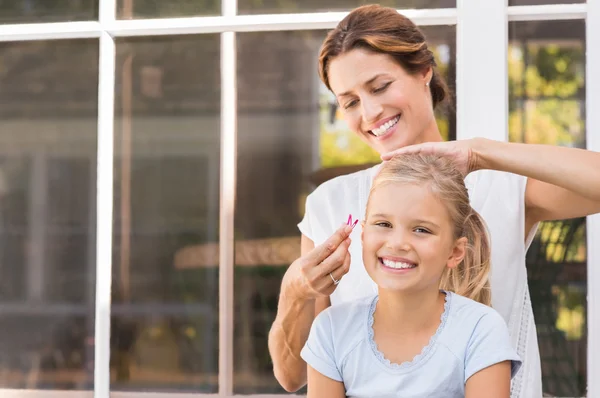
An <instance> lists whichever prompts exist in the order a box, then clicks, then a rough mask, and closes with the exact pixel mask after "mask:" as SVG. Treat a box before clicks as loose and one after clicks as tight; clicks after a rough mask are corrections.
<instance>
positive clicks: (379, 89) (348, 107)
mask: <svg viewBox="0 0 600 398" xmlns="http://www.w3.org/2000/svg"><path fill="white" fill-rule="evenodd" d="M390 84H392V82H389V83H385V84H384V85H383V86H381V87H377V88H375V89H373V92H374V93H375V94H379V93H382V92H384V91H385V90H386V89H387V88H388V87H389V86H390ZM356 104H358V100H357V99H355V100H352V101H350V102H347V103H346V104H344V109H350V108H352V107H354V106H356Z"/></svg>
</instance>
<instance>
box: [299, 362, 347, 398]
mask: <svg viewBox="0 0 600 398" xmlns="http://www.w3.org/2000/svg"><path fill="white" fill-rule="evenodd" d="M307 390H308V394H307V397H308V398H323V397H327V398H345V397H346V390H345V389H344V383H342V382H339V381H335V380H333V379H330V378H329V377H327V376H323V375H322V374H321V373H319V372H317V371H316V370H314V369H313V368H311V367H310V366H308V388H307Z"/></svg>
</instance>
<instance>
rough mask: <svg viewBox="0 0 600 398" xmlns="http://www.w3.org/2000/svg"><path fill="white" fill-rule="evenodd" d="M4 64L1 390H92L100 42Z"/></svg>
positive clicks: (5, 48)
mask: <svg viewBox="0 0 600 398" xmlns="http://www.w3.org/2000/svg"><path fill="white" fill-rule="evenodd" d="M0 64H2V74H0V88H1V89H0V103H1V106H0V142H1V145H0V325H1V327H0V388H27V389H52V390H54V389H59V390H74V389H84V390H85V389H92V388H93V371H94V362H93V361H94V346H93V341H94V297H95V296H94V292H95V275H96V271H95V268H96V264H95V246H96V236H95V228H96V226H95V225H96V204H95V200H96V174H95V167H96V140H97V138H96V128H97V127H96V126H97V97H98V41H97V40H77V41H75V40H65V41H39V42H21V43H2V44H0Z"/></svg>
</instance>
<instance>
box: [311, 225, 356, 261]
mask: <svg viewBox="0 0 600 398" xmlns="http://www.w3.org/2000/svg"><path fill="white" fill-rule="evenodd" d="M351 232H352V226H351V225H345V224H344V225H343V226H341V227H339V228H338V229H337V231H335V233H334V234H333V235H331V236H330V237H329V239H327V240H326V241H325V242H323V243H321V244H320V245H319V246H316V247H315V248H314V249H312V250H311V251H310V252H308V253H307V254H306V255H305V256H304V257H303V258H302V268H303V270H305V271H310V269H312V268H314V267H315V266H316V265H318V264H320V263H321V262H323V261H324V260H325V259H326V258H328V257H329V256H331V255H332V254H333V253H334V252H335V251H336V250H337V248H338V247H339V246H340V244H341V243H342V242H344V241H345V240H346V239H347V238H348V236H350V233H351Z"/></svg>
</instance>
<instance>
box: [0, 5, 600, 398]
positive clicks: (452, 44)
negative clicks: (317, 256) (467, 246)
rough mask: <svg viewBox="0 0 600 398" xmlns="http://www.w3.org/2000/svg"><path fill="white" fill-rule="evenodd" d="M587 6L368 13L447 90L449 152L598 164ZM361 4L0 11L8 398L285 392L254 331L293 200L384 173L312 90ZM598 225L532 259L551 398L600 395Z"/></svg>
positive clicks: (537, 249)
mask: <svg viewBox="0 0 600 398" xmlns="http://www.w3.org/2000/svg"><path fill="white" fill-rule="evenodd" d="M555 3H556V4H555ZM558 3H561V4H558ZM584 3H585V2H583V1H579V0H573V1H559V2H557V1H550V0H546V1H534V0H509V1H506V0H505V1H502V2H500V0H493V1H489V2H486V3H485V5H482V4H483V3H481V4H480V3H478V2H467V1H462V2H457V1H455V0H431V1H412V0H394V1H392V0H389V1H384V2H382V4H385V5H388V6H392V7H396V8H398V9H405V10H406V14H407V15H408V16H409V17H410V18H412V19H413V20H414V21H415V22H416V23H417V24H419V25H420V26H422V27H423V30H424V31H425V34H426V36H427V38H428V40H429V43H430V45H431V46H432V48H433V51H434V52H435V54H436V57H437V61H438V65H439V68H440V70H441V71H442V73H443V74H444V75H445V77H446V79H447V81H448V83H449V85H450V87H451V89H452V91H454V92H455V93H456V99H455V100H454V102H455V103H456V107H454V106H452V107H449V108H447V109H444V110H441V111H439V112H438V113H437V114H436V117H437V119H438V123H439V126H440V129H441V131H442V133H443V134H445V136H446V138H448V139H454V138H456V137H457V136H458V137H459V138H461V137H466V136H469V135H470V134H471V135H472V134H476V135H479V136H483V137H488V138H496V139H499V138H500V139H503V138H502V137H504V135H506V137H505V139H507V140H511V141H516V142H540V143H548V144H553V145H570V146H577V147H587V148H589V149H592V150H595V151H600V138H599V137H600V133H598V132H599V131H600V118H599V116H598V115H599V113H598V112H593V111H591V110H590V109H591V108H588V107H591V106H593V104H594V103H596V104H597V103H600V99H599V98H598V96H600V86H599V85H598V84H599V80H598V79H597V78H596V77H595V75H593V74H591V73H587V74H586V70H588V71H589V70H597V69H598V68H600V54H599V53H600V42H599V40H600V34H594V33H593V32H596V33H598V32H597V31H596V30H594V29H597V28H596V27H597V26H600V7H599V6H598V3H597V2H588V3H585V4H584ZM362 4H366V2H364V1H362V0H361V1H349V0H348V1H341V0H327V1H324V2H318V1H313V0H310V1H283V0H260V1H258V0H238V1H237V2H236V1H233V0H205V1H204V0H203V1H196V0H173V1H159V0H113V1H111V0H52V1H51V0H23V1H17V2H15V1H12V2H11V1H0V27H1V28H2V35H1V37H0V40H1V41H0V61H1V62H0V100H1V101H2V102H1V104H2V106H1V107H0V115H1V118H0V140H1V141H0V143H1V144H2V145H0V235H1V238H2V239H0V320H1V321H2V328H1V329H0V345H1V347H0V395H2V397H3V398H4V397H7V398H25V397H27V398H32V397H33V398H55V397H58V396H60V397H61V398H63V397H66V398H75V397H77V398H83V397H85V398H92V397H93V396H94V397H101V398H108V397H109V396H110V397H114V398H133V397H136V398H138V397H142V398H150V397H154V396H155V395H156V397H160V398H175V397H177V396H179V394H182V395H186V394H189V393H193V394H198V395H199V396H215V397H219V398H225V397H228V398H229V397H232V396H233V395H234V394H249V395H252V394H254V395H256V396H263V395H264V394H284V391H283V390H282V388H281V387H280V386H279V385H278V383H277V382H276V380H275V379H274V377H273V374H272V367H271V366H272V365H271V360H270V357H269V354H268V349H267V333H268V331H269V328H270V326H271V322H272V320H273V318H274V316H275V311H276V305H277V295H278V294H279V286H280V283H281V278H282V276H283V274H284V272H285V269H286V267H287V266H288V265H289V264H290V263H291V262H292V261H293V260H294V259H295V258H296V257H297V256H298V253H299V240H300V239H299V236H300V233H299V231H298V229H297V228H296V223H297V222H298V221H299V220H300V219H301V218H302V215H303V209H304V201H305V198H306V195H307V194H308V193H309V192H310V191H311V190H312V189H314V187H315V186H316V185H318V184H319V183H321V182H323V181H325V180H327V179H329V178H332V177H334V176H337V175H339V174H343V173H348V172H350V171H354V170H357V169H360V168H363V167H367V165H368V164H370V163H372V162H377V161H378V156H377V155H376V154H374V153H372V152H371V151H370V150H368V148H366V147H365V146H363V145H362V144H361V142H359V141H358V140H356V139H355V137H354V136H353V135H352V134H351V133H349V132H348V131H347V128H346V126H345V125H344V123H343V122H342V121H341V119H340V117H339V112H338V110H337V108H336V106H335V103H334V102H333V101H332V100H331V97H330V96H329V94H328V92H327V90H324V88H323V86H322V84H321V83H320V81H319V79H318V77H317V54H318V50H319V47H320V45H321V41H322V40H323V38H324V35H325V34H326V30H327V29H329V28H331V27H333V26H335V24H336V23H337V22H338V20H339V18H341V17H342V16H343V15H344V13H345V12H347V11H349V10H350V9H352V8H354V7H356V6H359V5H362ZM521 6H535V7H521ZM478 7H479V8H478ZM493 7H496V8H495V9H494V10H495V11H494V12H491V11H490V12H488V11H486V10H487V9H488V8H489V9H493ZM565 19H566V20H565ZM506 20H509V26H507V24H506ZM500 39H504V40H506V41H505V42H502V41H501V40H500ZM506 43H508V48H507V47H506V46H505V45H501V44H506ZM505 50H508V51H505ZM489 60H493V62H491V61H489ZM498 60H501V61H502V62H500V61H498ZM496 61H498V62H496ZM505 61H506V62H505ZM481 64H486V67H485V68H480V70H477V69H476V67H479V66H480V65H481ZM505 81H506V82H507V83H508V84H506V85H504V83H503V82H505ZM490 85H491V87H494V90H492V92H491V93H490V92H486V91H485V88H486V87H488V86H490ZM473 93H475V94H477V95H466V94H473ZM99 98H100V100H99ZM494 98H495V100H494ZM490 101H491V102H494V101H497V102H496V103H495V105H494V106H493V107H489V106H488V105H487V103H488V102H490ZM505 104H507V105H508V107H507V108H506V107H504V108H503V106H504V105H505ZM486 106H487V108H486ZM490 109H491V110H492V111H493V112H494V113H493V115H495V116H496V117H497V120H496V119H494V123H493V124H494V125H493V126H490V129H486V128H479V127H478V129H477V131H466V129H461V126H465V125H477V126H485V123H483V122H485V121H486V118H487V117H488V116H490ZM498 115H500V116H501V117H498ZM473 122H474V123H473ZM487 122H488V124H489V120H487ZM502 122H505V123H506V126H507V127H508V128H507V129H504V127H503V126H504V125H503V124H502ZM505 130H506V131H505ZM598 220H599V218H598V216H593V217H588V218H587V219H585V220H584V219H578V220H571V221H561V222H554V223H544V224H542V225H540V227H539V229H538V234H537V235H536V239H535V240H534V243H533V245H532V247H531V249H530V251H529V253H528V272H529V284H530V286H529V287H530V291H531V293H532V294H531V296H532V297H531V299H532V302H533V305H534V312H535V316H536V322H537V326H538V337H539V341H540V350H541V353H542V362H543V376H544V380H543V383H544V391H545V392H546V393H548V394H550V395H556V396H563V397H566V396H582V395H585V394H588V396H596V395H598V394H600V379H598V378H593V377H590V375H591V374H598V372H599V371H600V369H598V368H597V366H598V363H599V362H598V358H599V357H600V352H598V348H597V346H593V341H592V340H591V339H589V341H588V337H589V336H590V335H598V334H599V333H600V318H599V317H598V315H597V314H598V306H599V305H600V274H599V273H598V272H596V271H594V268H593V267H592V266H591V264H597V263H598V262H599V261H600V251H599V249H597V248H596V246H597V245H593V244H592V242H594V239H597V237H598V236H600V222H599V221H598ZM230 276H231V278H230ZM588 343H589V344H588ZM594 366H596V367H594Z"/></svg>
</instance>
